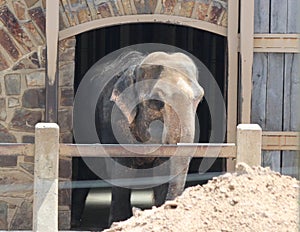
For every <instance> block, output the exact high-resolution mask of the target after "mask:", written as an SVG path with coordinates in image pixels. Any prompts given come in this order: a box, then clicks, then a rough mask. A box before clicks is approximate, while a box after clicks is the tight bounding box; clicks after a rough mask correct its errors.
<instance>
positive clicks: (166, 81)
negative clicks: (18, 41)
mask: <svg viewBox="0 0 300 232" xmlns="http://www.w3.org/2000/svg"><path fill="white" fill-rule="evenodd" d="M197 78H198V71H197V68H196V66H195V64H194V62H193V61H192V59H190V58H189V57H188V56H187V55H185V54H183V53H173V54H168V53H165V52H153V53H151V54H149V55H148V56H146V57H145V58H144V59H143V60H142V61H141V62H140V64H138V65H136V66H132V67H130V68H129V69H128V70H126V72H124V73H123V75H121V77H120V78H119V80H118V81H117V82H116V84H115V85H114V89H113V92H112V96H111V100H112V101H114V102H115V104H116V105H117V106H118V107H119V109H120V110H121V111H122V113H123V115H124V116H125V118H126V119H127V122H128V123H129V125H130V126H129V127H130V130H131V133H132V135H133V136H134V137H135V139H136V140H137V141H139V142H143V143H163V144H176V143H178V142H184V143H189V142H193V140H194V133H195V114H196V109H197V105H198V103H199V102H200V100H201V99H202V97H203V95H204V91H203V88H202V87H201V86H200V85H199V84H198V80H197ZM158 122H161V123H158Z"/></svg>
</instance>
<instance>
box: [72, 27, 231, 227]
mask: <svg viewBox="0 0 300 232" xmlns="http://www.w3.org/2000/svg"><path fill="white" fill-rule="evenodd" d="M139 43H161V44H168V45H173V46H176V47H178V48H181V49H183V50H185V51H188V52H189V53H191V54H192V55H194V56H195V57H197V58H198V59H199V60H200V61H202V63H203V64H204V65H205V66H206V67H207V68H208V69H209V70H210V72H211V73H212V75H213V77H214V79H215V81H216V83H217V85H218V87H219V89H220V90H221V93H222V95H223V97H224V98H225V95H226V91H225V89H226V78H225V77H226V75H225V71H226V50H225V48H226V38H225V37H223V36H220V35H216V34H213V33H210V32H207V31H202V30H199V29H195V28H191V27H185V26H179V25H170V24H160V23H139V24H126V25H119V26H111V27H106V28H102V29H97V30H92V31H88V32H85V33H82V34H79V35H77V36H76V58H75V79H74V88H75V93H76V90H77V88H78V86H79V84H80V81H81V79H82V78H83V77H84V75H85V73H86V72H87V71H88V70H89V69H90V68H91V66H92V65H93V64H94V63H95V62H97V61H98V60H99V59H101V58H102V57H104V56H105V55H107V54H109V53H111V52H113V51H115V50H117V49H120V48H123V47H126V46H129V45H134V44H139ZM205 91H206V93H209V94H211V95H213V93H214V91H216V89H208V90H207V89H206V90H205ZM210 110H216V109H213V108H210V109H209V108H208V104H207V101H206V100H205V99H204V100H203V101H202V102H201V103H200V104H199V107H198V109H197V115H198V118H199V122H200V133H199V140H198V142H201V143H205V142H209V137H210V134H211V129H212V128H211V127H212V125H211V113H210ZM222 120H224V118H222V115H220V121H222ZM215 142H216V141H215ZM217 142H223V141H217ZM201 161H202V159H200V158H194V159H193V160H192V162H191V164H190V168H189V173H190V174H193V173H198V169H199V164H200V163H201ZM225 165H226V164H225V160H224V159H217V160H216V161H215V162H214V163H213V165H212V167H211V168H210V169H209V171H208V174H207V175H201V176H200V175H199V176H198V177H197V175H196V176H195V175H194V176H193V177H196V178H190V181H188V182H187V184H186V186H191V185H195V184H203V183H205V182H206V181H207V180H208V179H210V178H212V176H213V175H218V174H220V172H223V171H225ZM73 172H74V175H76V170H74V171H73ZM101 191H102V193H101V194H102V195H103V192H105V191H106V194H109V191H108V189H106V190H101V189H99V190H95V191H94V192H95V193H96V192H98V193H99V192H101ZM141 206H143V205H141ZM146 206H147V204H146ZM108 212H109V208H108V206H107V205H105V204H103V205H102V206H98V208H97V206H95V205H90V206H89V207H86V209H85V212H84V220H85V221H84V222H83V227H84V228H93V227H96V228H99V227H100V228H101V227H105V226H106V224H105V222H106V221H107V217H108ZM95 215H97V216H96V217H95ZM101 215H102V218H103V220H100V217H101Z"/></svg>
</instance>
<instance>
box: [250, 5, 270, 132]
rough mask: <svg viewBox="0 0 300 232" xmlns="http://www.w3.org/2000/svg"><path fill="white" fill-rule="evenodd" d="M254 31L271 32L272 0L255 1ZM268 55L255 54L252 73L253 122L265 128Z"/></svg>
mask: <svg viewBox="0 0 300 232" xmlns="http://www.w3.org/2000/svg"><path fill="white" fill-rule="evenodd" d="M254 7H255V10H254V31H255V33H269V19H270V18H269V15H270V1H255V2H254ZM266 67H268V55H267V54H265V53H259V54H257V53H256V54H254V57H253V73H252V83H253V87H252V108H251V123H256V124H259V125H260V126H261V127H262V129H263V130H264V129H265V127H266V99H267V76H268V70H267V68H266Z"/></svg>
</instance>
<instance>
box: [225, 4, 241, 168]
mask: <svg viewBox="0 0 300 232" xmlns="http://www.w3.org/2000/svg"><path fill="white" fill-rule="evenodd" d="M238 18H239V1H238V0H229V1H228V27H227V35H228V36H227V45H228V77H227V78H228V79H227V83H228V84H227V96H228V97H227V142H229V143H232V142H235V141H236V126H237V110H238V109H237V106H238V101H237V94H238V44H239V38H238V27H239V22H238ZM234 167H235V163H234V161H233V160H227V171H228V172H232V171H234Z"/></svg>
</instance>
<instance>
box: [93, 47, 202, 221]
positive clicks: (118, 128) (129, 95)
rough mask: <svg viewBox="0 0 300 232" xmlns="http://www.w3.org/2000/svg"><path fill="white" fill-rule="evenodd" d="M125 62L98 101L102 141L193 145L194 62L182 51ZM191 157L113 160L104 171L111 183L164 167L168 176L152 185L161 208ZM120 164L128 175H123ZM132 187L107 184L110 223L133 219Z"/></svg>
mask: <svg viewBox="0 0 300 232" xmlns="http://www.w3.org/2000/svg"><path fill="white" fill-rule="evenodd" d="M133 57H134V58H133ZM127 59H132V60H133V61H132V62H127V64H128V65H127V67H125V69H123V70H122V72H120V73H118V75H115V76H114V77H113V78H111V80H110V82H109V83H108V84H107V85H106V87H105V88H106V89H105V91H104V92H103V93H102V94H101V95H100V96H99V99H98V102H97V108H96V112H95V118H96V122H95V126H96V128H97V134H98V137H99V140H100V141H101V143H103V144H114V143H120V144H177V143H193V142H194V137H195V115H196V109H197V106H198V104H199V102H200V101H201V99H202V98H203V96H204V90H203V88H202V87H201V86H200V85H199V83H198V70H197V67H196V65H195V64H194V62H193V60H192V59H191V58H190V57H189V56H188V55H186V54H183V53H181V52H176V53H166V52H161V51H155V52H152V53H150V54H146V55H144V54H141V53H138V52H136V53H134V54H133V56H128V57H127ZM112 67H113V66H112ZM110 68H111V67H110ZM190 159H191V158H190V157H186V156H185V157H180V155H179V156H176V157H172V158H170V159H166V158H159V157H143V158H138V157H136V158H114V161H115V164H116V165H115V166H114V165H113V166H112V167H110V168H109V169H110V170H108V171H109V172H110V175H111V178H112V179H118V178H122V177H124V178H133V177H134V175H135V172H134V171H135V170H139V171H142V172H143V170H150V169H153V168H155V167H159V166H161V165H162V164H166V166H163V168H164V172H163V174H164V175H170V176H171V177H172V178H169V179H168V180H169V181H168V182H167V183H161V184H160V185H157V186H152V187H153V192H154V202H155V205H156V206H160V205H162V204H163V203H164V202H165V201H166V200H173V199H174V198H175V197H177V196H178V195H180V194H181V193H182V192H183V189H184V186H185V180H186V176H187V172H188V168H189V162H190ZM119 165H122V166H123V167H125V170H126V168H127V169H130V170H131V171H133V172H132V173H133V174H132V173H131V174H130V175H129V174H128V175H127V174H126V171H124V169H120V168H119V167H120V166H119ZM166 167H167V168H166ZM165 169H167V170H165ZM139 173H141V172H139ZM139 177H140V176H139ZM133 186H134V184H133ZM131 188H132V186H118V185H113V186H112V200H111V207H110V215H109V223H108V224H109V225H110V224H112V223H113V222H118V221H122V220H125V219H127V218H129V217H130V216H132V207H131V203H130V196H131Z"/></svg>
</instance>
